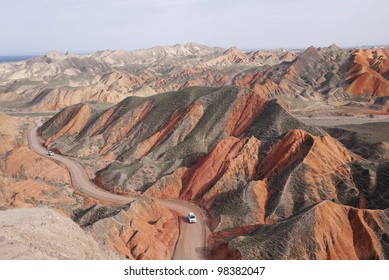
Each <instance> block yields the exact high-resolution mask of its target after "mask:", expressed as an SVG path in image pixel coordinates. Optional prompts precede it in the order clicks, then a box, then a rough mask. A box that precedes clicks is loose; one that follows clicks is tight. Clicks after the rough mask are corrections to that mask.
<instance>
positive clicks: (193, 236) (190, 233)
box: [28, 124, 207, 260]
mask: <svg viewBox="0 0 389 280" xmlns="http://www.w3.org/2000/svg"><path fill="white" fill-rule="evenodd" d="M38 126H39V124H38ZM38 126H36V127H35V128H33V129H31V130H30V131H29V133H28V145H29V148H30V149H31V150H32V151H34V152H36V153H38V154H39V155H42V156H45V157H47V158H50V159H53V160H56V161H59V162H61V163H62V164H64V165H65V166H66V168H67V169H68V170H69V173H70V176H71V179H72V184H73V187H74V188H75V189H77V190H78V191H80V192H82V193H83V194H85V195H87V196H89V197H92V198H94V199H98V200H101V201H106V202H110V203H114V204H126V203H129V202H131V201H133V200H135V198H132V197H125V196H121V195H118V194H113V193H110V192H108V191H105V190H103V189H101V188H99V187H97V186H96V185H95V184H93V183H92V182H91V181H90V180H89V177H88V175H87V174H86V172H85V170H84V168H83V167H82V165H81V164H80V163H78V162H77V161H76V160H73V159H70V158H68V157H65V156H62V155H57V154H56V155H54V156H48V155H47V152H48V151H47V149H46V148H45V147H44V146H43V145H42V143H41V139H40V138H39V137H38V134H37V130H38ZM161 202H162V204H163V205H164V206H166V207H167V208H169V209H170V210H171V211H173V212H175V213H178V215H179V223H180V235H179V238H178V240H177V243H176V246H175V250H174V255H173V259H175V260H204V259H206V258H207V238H206V236H207V226H206V224H205V218H204V214H203V212H202V211H201V210H200V208H198V207H197V206H195V205H193V204H190V203H187V202H184V201H181V200H168V199H164V200H161ZM189 212H193V213H195V215H196V217H197V223H195V224H189V223H188V222H187V220H186V215H187V214H188V213H189Z"/></svg>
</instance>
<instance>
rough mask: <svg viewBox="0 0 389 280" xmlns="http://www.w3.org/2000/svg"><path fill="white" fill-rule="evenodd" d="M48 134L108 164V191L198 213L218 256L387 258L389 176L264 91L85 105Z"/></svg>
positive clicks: (190, 92)
mask: <svg viewBox="0 0 389 280" xmlns="http://www.w3.org/2000/svg"><path fill="white" fill-rule="evenodd" d="M310 52H312V53H313V54H312V55H315V56H317V59H321V56H320V53H319V52H318V51H317V50H316V49H312V50H310ZM295 63H297V62H295ZM308 63H313V64H314V63H315V61H314V60H310V61H309V62H308ZM297 66H298V63H297ZM297 66H296V67H297ZM296 69H299V68H298V67H297V68H296ZM40 133H41V134H42V136H43V138H44V139H46V145H47V146H48V148H50V149H57V150H58V151H59V152H61V153H63V154H68V155H72V156H82V157H84V158H88V159H92V161H99V162H100V163H102V166H100V167H99V169H100V170H99V171H97V173H96V178H95V182H96V183H97V184H98V185H99V186H101V187H104V188H106V189H108V190H111V191H116V192H123V193H126V192H139V193H144V194H146V195H147V196H151V197H163V198H166V197H167V198H180V199H183V200H187V201H192V202H195V203H197V204H199V205H200V206H201V207H202V208H204V209H205V210H206V212H207V213H208V214H209V226H210V229H211V231H212V237H211V239H210V240H211V243H210V246H211V248H212V256H213V258H243V259H257V258H267V259H272V258H275V259H290V258H294V259H315V258H316V259H326V258H329V259H343V258H345V259H349V258H352V259H353V258H359V259H370V258H388V255H387V252H388V251H387V249H386V248H387V247H386V246H387V245H386V243H385V242H386V241H385V240H386V239H387V235H388V233H389V232H388V230H389V228H388V217H387V215H386V210H385V209H387V208H388V205H389V192H388V191H387V188H385V185H387V183H388V180H389V172H388V166H387V165H386V164H385V163H382V164H379V165H378V166H377V165H375V164H374V163H372V162H369V161H367V160H364V159H362V158H360V157H359V156H357V155H355V154H353V153H352V152H350V151H349V150H347V149H346V148H345V147H344V146H343V145H342V144H340V143H339V142H338V141H336V140H335V139H334V138H332V137H330V136H329V135H327V134H326V133H325V132H323V131H321V130H320V129H316V128H313V127H309V126H306V125H304V124H303V123H301V122H299V121H298V120H296V119H295V118H293V117H292V116H291V115H290V114H289V113H288V112H287V111H286V110H285V109H284V108H283V107H282V106H281V105H280V104H279V103H278V102H277V101H276V100H271V101H270V100H267V99H266V98H265V97H264V95H262V94H261V93H258V92H255V91H252V90H248V89H244V88H237V87H232V86H230V87H222V88H204V87H194V88H188V89H185V90H182V91H179V92H168V93H164V94H158V95H154V96H150V97H145V98H140V97H128V98H126V99H124V100H123V101H122V102H120V103H119V104H117V105H115V106H112V107H110V108H107V109H101V108H99V106H96V104H80V105H74V106H71V107H68V108H66V109H64V110H62V111H61V112H59V113H58V114H57V115H56V116H54V117H53V118H52V119H50V120H49V121H47V122H46V123H45V124H44V125H43V126H42V128H41V129H40ZM358 209H361V210H358ZM373 209H377V210H373ZM301 229H304V230H301ZM327 232H329V233H327ZM358 234H359V235H360V236H361V239H360V240H359V238H356V237H355V236H359V235H358ZM385 234H386V235H385ZM284 235H285V236H287V238H280V236H284ZM331 236H333V237H331ZM336 236H341V237H342V238H341V239H339V238H336ZM315 244H317V245H315ZM380 246H381V247H380ZM295 247H296V248H295ZM294 248H295V249H294ZM121 250H124V251H125V250H127V249H125V248H124V247H123V248H122V249H121Z"/></svg>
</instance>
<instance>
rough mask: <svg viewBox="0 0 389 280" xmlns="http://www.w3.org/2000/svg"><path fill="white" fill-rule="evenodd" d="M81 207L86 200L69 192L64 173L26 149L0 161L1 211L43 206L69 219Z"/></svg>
mask: <svg viewBox="0 0 389 280" xmlns="http://www.w3.org/2000/svg"><path fill="white" fill-rule="evenodd" d="M84 203H88V200H87V199H86V198H84V197H83V196H82V195H80V194H78V193H77V192H75V191H74V190H73V189H72V188H71V182H70V177H69V174H68V172H67V170H66V169H65V168H64V167H62V166H59V165H57V164H56V163H54V162H52V161H50V160H49V159H47V158H45V157H42V156H39V155H37V154H35V153H34V152H32V151H31V150H30V149H28V147H26V146H21V147H18V148H16V149H13V150H12V151H11V152H9V153H7V154H6V155H5V156H4V157H3V158H1V159H0V208H2V209H7V208H21V207H37V206H41V205H46V206H49V207H51V208H54V209H57V210H58V211H60V212H61V213H65V214H66V215H68V216H71V215H72V211H73V208H78V207H81V206H82V205H83V204H84Z"/></svg>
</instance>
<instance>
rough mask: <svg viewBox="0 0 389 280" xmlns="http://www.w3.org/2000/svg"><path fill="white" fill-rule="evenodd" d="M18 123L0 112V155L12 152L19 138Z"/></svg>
mask: <svg viewBox="0 0 389 280" xmlns="http://www.w3.org/2000/svg"><path fill="white" fill-rule="evenodd" d="M20 125H21V124H20V122H19V121H18V120H16V119H15V118H13V117H10V116H8V115H6V114H3V113H1V112H0V154H3V153H5V152H8V151H10V150H12V148H13V147H14V146H15V145H16V143H17V138H18V136H19V127H20Z"/></svg>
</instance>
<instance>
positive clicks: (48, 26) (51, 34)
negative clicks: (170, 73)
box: [0, 0, 389, 55]
mask: <svg viewBox="0 0 389 280" xmlns="http://www.w3.org/2000/svg"><path fill="white" fill-rule="evenodd" d="M0 8H1V15H0V34H1V36H0V55H5V54H11V55H12V54H41V53H45V52H47V51H49V50H57V51H61V52H65V51H68V50H69V51H75V52H83V53H85V52H92V51H96V50H103V49H126V50H132V49H140V48H148V47H152V46H155V45H173V44H176V43H185V42H198V43H202V44H206V45H212V46H222V47H230V46H237V47H238V48H240V49H258V48H262V49H263V48H277V47H285V48H300V47H301V48H304V47H308V46H310V45H314V46H317V47H319V46H328V45H330V44H331V43H336V44H338V45H340V46H343V47H347V46H355V45H374V44H389V28H388V27H389V15H388V12H389V1H388V0H363V1H362V0H326V1H325V0H289V1H287V0H142V1H140V0H0Z"/></svg>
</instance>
